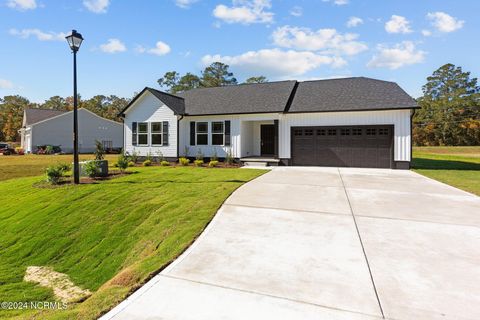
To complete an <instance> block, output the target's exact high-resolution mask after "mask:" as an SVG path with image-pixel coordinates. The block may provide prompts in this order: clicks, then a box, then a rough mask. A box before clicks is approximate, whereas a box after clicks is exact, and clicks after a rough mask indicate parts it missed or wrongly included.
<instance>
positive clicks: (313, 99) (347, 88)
mask: <svg viewBox="0 0 480 320" xmlns="http://www.w3.org/2000/svg"><path fill="white" fill-rule="evenodd" d="M417 107H418V106H417V103H416V102H415V100H413V98H412V97H410V96H409V95H408V94H407V93H406V92H405V91H403V89H402V88H400V87H399V86H398V84H396V83H394V82H388V81H382V80H375V79H370V78H363V77H360V78H345V79H331V80H317V81H305V82H300V83H299V84H298V88H297V91H296V93H295V97H294V98H293V102H292V105H291V106H290V109H289V110H288V111H289V112H325V111H356V110H382V109H408V108H417Z"/></svg>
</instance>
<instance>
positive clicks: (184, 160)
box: [178, 157, 190, 166]
mask: <svg viewBox="0 0 480 320" xmlns="http://www.w3.org/2000/svg"><path fill="white" fill-rule="evenodd" d="M178 162H179V163H180V164H181V165H182V166H188V164H189V163H190V159H187V158H184V157H182V158H180V159H178Z"/></svg>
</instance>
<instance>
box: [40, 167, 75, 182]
mask: <svg viewBox="0 0 480 320" xmlns="http://www.w3.org/2000/svg"><path fill="white" fill-rule="evenodd" d="M65 168H69V166H68V165H67V164H57V165H51V166H49V167H48V168H47V169H46V170H45V173H46V175H47V181H48V182H50V183H51V184H58V183H59V182H60V179H61V178H62V177H63V174H64V173H65V171H66V170H65Z"/></svg>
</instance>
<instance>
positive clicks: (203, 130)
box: [197, 122, 208, 146]
mask: <svg viewBox="0 0 480 320" xmlns="http://www.w3.org/2000/svg"><path fill="white" fill-rule="evenodd" d="M197 145H199V146H205V145H208V122H197Z"/></svg>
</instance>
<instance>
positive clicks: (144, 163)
mask: <svg viewBox="0 0 480 320" xmlns="http://www.w3.org/2000/svg"><path fill="white" fill-rule="evenodd" d="M142 165H143V166H144V167H150V166H151V165H152V160H148V159H147V160H145V161H143V163H142Z"/></svg>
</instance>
